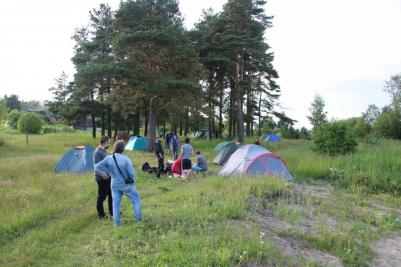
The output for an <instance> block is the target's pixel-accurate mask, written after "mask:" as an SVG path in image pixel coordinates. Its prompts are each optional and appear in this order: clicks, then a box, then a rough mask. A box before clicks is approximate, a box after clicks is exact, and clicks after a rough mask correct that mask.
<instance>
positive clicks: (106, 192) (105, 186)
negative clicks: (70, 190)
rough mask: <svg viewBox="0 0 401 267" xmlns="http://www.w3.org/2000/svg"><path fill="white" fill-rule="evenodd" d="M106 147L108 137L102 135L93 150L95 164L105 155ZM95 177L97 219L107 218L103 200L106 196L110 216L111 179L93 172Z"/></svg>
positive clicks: (111, 203)
mask: <svg viewBox="0 0 401 267" xmlns="http://www.w3.org/2000/svg"><path fill="white" fill-rule="evenodd" d="M108 147H109V137H107V136H102V137H101V138H100V142H99V146H98V147H97V148H96V149H95V152H94V153H93V162H94V164H95V165H96V164H98V163H99V162H101V161H102V160H103V159H104V158H105V157H107V155H108V154H107V148H108ZM95 179H96V183H97V186H98V189H97V201H96V209H97V213H98V216H99V219H105V218H107V216H106V214H105V212H104V207H103V202H104V201H105V200H106V198H108V204H109V212H110V216H113V198H112V194H111V188H110V182H111V179H110V176H108V175H104V176H101V175H99V174H97V173H95Z"/></svg>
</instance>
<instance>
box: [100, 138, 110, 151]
mask: <svg viewBox="0 0 401 267" xmlns="http://www.w3.org/2000/svg"><path fill="white" fill-rule="evenodd" d="M109 142H110V139H109V137H108V136H102V137H100V141H99V144H100V146H101V147H103V148H104V149H107V148H109Z"/></svg>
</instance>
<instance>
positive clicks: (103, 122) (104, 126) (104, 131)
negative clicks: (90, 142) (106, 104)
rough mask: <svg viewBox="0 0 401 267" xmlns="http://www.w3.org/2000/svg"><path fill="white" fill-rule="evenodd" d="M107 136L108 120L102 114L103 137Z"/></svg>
mask: <svg viewBox="0 0 401 267" xmlns="http://www.w3.org/2000/svg"><path fill="white" fill-rule="evenodd" d="M105 135H106V118H105V116H104V112H102V136H105Z"/></svg>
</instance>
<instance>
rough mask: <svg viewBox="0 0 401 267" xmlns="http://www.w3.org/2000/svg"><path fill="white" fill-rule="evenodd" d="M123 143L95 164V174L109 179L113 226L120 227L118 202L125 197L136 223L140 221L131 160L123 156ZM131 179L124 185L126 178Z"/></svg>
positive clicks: (119, 143)
mask: <svg viewBox="0 0 401 267" xmlns="http://www.w3.org/2000/svg"><path fill="white" fill-rule="evenodd" d="M124 148H125V143H124V141H122V140H120V141H117V142H116V143H115V144H114V153H113V154H112V155H109V156H107V157H106V158H105V159H104V160H102V161H101V162H99V163H98V164H96V166H95V172H96V174H98V175H100V176H102V177H107V176H109V177H111V178H112V179H111V193H112V197H113V215H114V216H113V217H114V225H115V226H119V225H121V219H120V202H121V198H122V196H123V195H126V196H127V197H128V198H129V199H130V200H131V202H132V206H133V208H134V212H135V219H136V221H138V222H139V221H141V220H142V211H141V197H140V196H139V194H138V191H137V190H136V188H135V185H134V184H135V180H136V174H135V170H134V167H133V166H132V162H131V160H130V159H129V158H128V157H127V156H124V155H123V154H122V153H123V152H124ZM129 177H130V178H132V180H133V182H132V183H126V182H127V178H129Z"/></svg>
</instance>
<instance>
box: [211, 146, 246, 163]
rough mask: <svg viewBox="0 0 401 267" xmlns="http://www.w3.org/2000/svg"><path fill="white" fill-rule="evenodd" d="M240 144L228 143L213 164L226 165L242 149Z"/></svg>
mask: <svg viewBox="0 0 401 267" xmlns="http://www.w3.org/2000/svg"><path fill="white" fill-rule="evenodd" d="M240 146H241V145H240V144H237V143H235V142H228V143H227V144H225V145H224V146H223V147H222V149H221V150H220V152H219V153H218V154H217V156H216V157H215V158H214V159H213V163H214V164H217V165H224V164H225V163H226V162H227V161H228V159H229V158H230V156H231V155H232V154H233V153H234V152H235V151H236V150H237V149H238V148H239V147H240Z"/></svg>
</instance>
